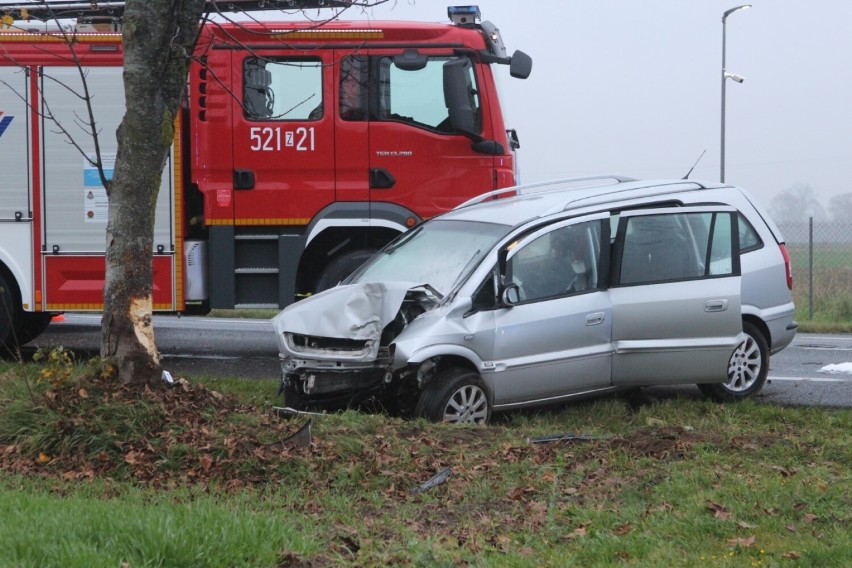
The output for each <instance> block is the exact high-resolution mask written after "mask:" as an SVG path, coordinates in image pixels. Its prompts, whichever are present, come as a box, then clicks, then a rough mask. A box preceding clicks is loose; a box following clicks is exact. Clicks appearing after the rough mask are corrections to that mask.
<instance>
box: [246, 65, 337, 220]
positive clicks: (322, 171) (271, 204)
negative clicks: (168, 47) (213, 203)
mask: <svg viewBox="0 0 852 568" xmlns="http://www.w3.org/2000/svg"><path fill="white" fill-rule="evenodd" d="M332 68H333V67H332V55H331V51H330V50H328V51H325V52H323V53H321V54H318V55H311V56H301V55H293V56H291V55H287V56H282V55H277V54H272V53H270V52H269V51H263V50H255V51H252V52H236V53H235V55H234V75H235V76H237V77H240V76H241V77H242V81H241V85H239V86H238V87H237V89H238V93H235V96H234V97H233V101H234V103H233V104H234V105H235V108H234V113H233V116H234V128H233V136H234V139H233V148H234V221H235V224H236V225H307V223H308V221H309V220H310V219H311V218H312V217H313V216H314V215H315V214H316V213H317V211H319V210H320V209H321V208H322V207H323V206H325V205H327V204H328V203H330V202H332V201H334V197H335V194H334V185H335V179H334V170H335V161H334V160H335V158H334V108H333V107H332V101H333V96H332V88H333V87H332V85H333V80H332V77H333V75H332Z"/></svg>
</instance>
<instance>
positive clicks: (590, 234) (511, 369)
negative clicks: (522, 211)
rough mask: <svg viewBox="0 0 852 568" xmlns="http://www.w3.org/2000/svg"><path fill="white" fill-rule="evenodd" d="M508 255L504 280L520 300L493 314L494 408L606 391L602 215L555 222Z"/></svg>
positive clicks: (607, 316) (607, 319)
mask: <svg viewBox="0 0 852 568" xmlns="http://www.w3.org/2000/svg"><path fill="white" fill-rule="evenodd" d="M565 241H568V243H567V244H566V243H565ZM508 248H509V253H508V255H507V262H506V269H505V276H504V278H505V280H506V282H507V284H514V285H517V286H518V289H519V293H520V298H519V301H518V302H517V303H515V304H514V305H512V306H508V307H502V308H499V309H497V310H496V312H495V314H494V320H493V324H494V331H495V335H494V351H493V354H492V360H493V367H492V370H493V372H494V374H493V375H492V376H491V377H490V379H491V380H489V382H490V385H491V388H492V390H493V395H494V406H495V407H499V406H502V405H506V404H517V403H522V402H531V401H545V400H548V399H556V398H559V397H561V396H565V395H569V394H572V393H577V392H581V391H585V390H593V389H596V388H601V387H607V386H609V385H610V366H611V365H610V356H611V349H610V327H611V322H612V320H611V308H610V302H609V297H608V293H607V291H606V288H605V283H606V268H607V264H608V256H609V255H608V248H609V216H608V215H594V216H586V217H583V218H579V219H572V220H569V221H562V222H559V223H555V224H552V225H549V226H546V227H544V228H541V229H539V230H536V231H534V232H533V233H531V234H528V235H526V236H524V237H522V238H520V239H518V240H517V241H515V242H513V243H512V244H510V245H509V247H508ZM569 249H570V250H569Z"/></svg>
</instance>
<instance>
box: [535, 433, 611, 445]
mask: <svg viewBox="0 0 852 568" xmlns="http://www.w3.org/2000/svg"><path fill="white" fill-rule="evenodd" d="M597 439H598V438H597V437H596V436H586V435H583V434H572V433H571V432H565V433H563V434H551V435H549V436H539V437H538V438H527V442H529V443H530V444H547V443H550V442H589V441H591V440H597Z"/></svg>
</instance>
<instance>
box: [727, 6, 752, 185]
mask: <svg viewBox="0 0 852 568" xmlns="http://www.w3.org/2000/svg"><path fill="white" fill-rule="evenodd" d="M746 8H751V4H743V5H742V6H737V7H736V8H731V9H730V10H726V11H725V13H724V14H722V145H721V155H720V160H721V170H720V175H719V181H721V182H722V183H725V84H726V82H727V80H728V79H733V80H734V81H736V82H737V83H742V82H743V81H745V77H742V76H740V75H736V74H734V73H728V71H727V70H726V69H725V33H726V32H725V23H726V21H727V19H728V16H730V15H731V14H733V13H734V12H739V11H740V10H745V9H746Z"/></svg>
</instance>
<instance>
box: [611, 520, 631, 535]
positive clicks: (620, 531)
mask: <svg viewBox="0 0 852 568" xmlns="http://www.w3.org/2000/svg"><path fill="white" fill-rule="evenodd" d="M632 530H633V526H632V525H631V524H630V522H629V521H628V522H626V523H624V524H623V525H621V526H620V527H618V528H615V529H613V531H612V534H614V535H616V536H623V535H626V534H627V533H629V532H630V531H632Z"/></svg>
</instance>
